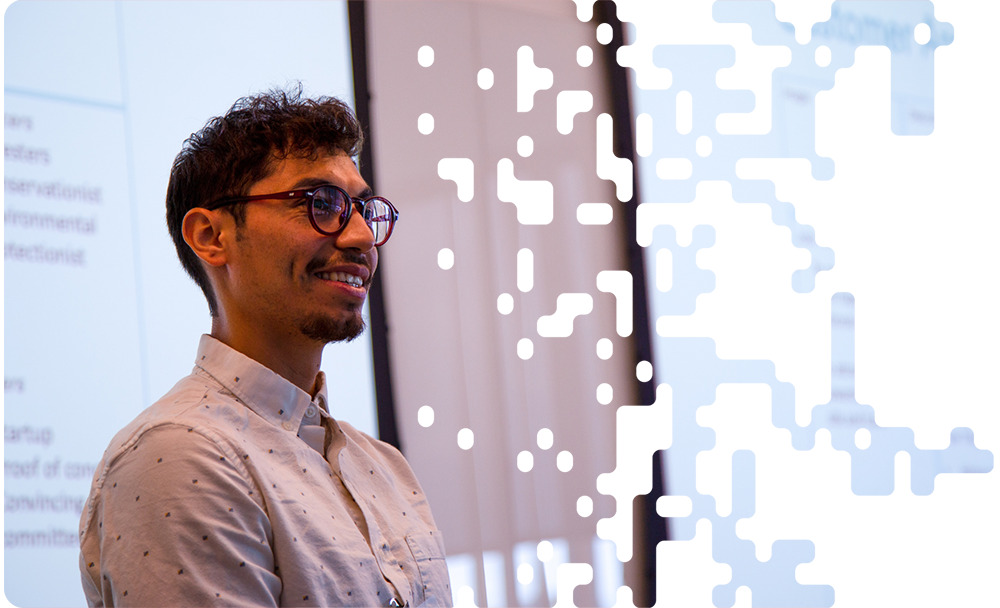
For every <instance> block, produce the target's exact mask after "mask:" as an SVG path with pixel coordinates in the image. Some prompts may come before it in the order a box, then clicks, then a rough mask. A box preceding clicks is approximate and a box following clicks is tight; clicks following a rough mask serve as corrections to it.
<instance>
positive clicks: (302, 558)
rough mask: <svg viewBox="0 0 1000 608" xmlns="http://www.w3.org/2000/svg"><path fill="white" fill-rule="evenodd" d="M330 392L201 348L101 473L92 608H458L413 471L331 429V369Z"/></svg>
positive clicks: (365, 440) (226, 352) (89, 581)
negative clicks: (310, 389)
mask: <svg viewBox="0 0 1000 608" xmlns="http://www.w3.org/2000/svg"><path fill="white" fill-rule="evenodd" d="M319 384H320V386H319V390H318V391H317V394H316V397H315V399H312V398H310V396H309V395H308V394H306V393H305V392H303V391H302V390H301V389H299V388H298V387H296V386H294V385H293V384H291V383H290V382H288V381H287V380H285V379H284V378H282V377H281V376H279V375H278V374H275V373H274V372H272V371H271V370H269V369H267V368H266V367H264V366H262V365H260V364H259V363H257V362H256V361H254V360H252V359H250V358H248V357H246V356H244V355H242V354H240V353H239V352H237V351H235V350H233V349H231V348H229V347H228V346H226V345H224V344H222V343H221V342H219V341H217V340H215V339H213V338H211V337H210V336H203V337H202V339H201V344H200V346H199V348H198V356H197V361H196V366H195V368H194V371H193V372H192V374H191V375H190V376H188V377H187V378H184V379H183V380H181V381H180V382H179V383H177V385H176V386H175V387H174V388H173V389H172V390H171V391H170V392H169V393H167V394H166V395H165V396H164V397H163V398H162V399H160V400H159V401H158V402H156V403H155V404H153V405H152V406H151V407H150V408H148V409H147V410H146V411H144V412H143V413H142V414H140V415H139V417H138V418H136V419H135V420H134V421H132V423H131V424H129V425H128V426H126V427H125V428H124V429H122V430H121V431H120V432H119V433H118V434H117V435H116V436H115V438H114V439H113V440H112V441H111V445H110V446H109V447H108V449H107V450H106V451H105V453H104V459H103V461H102V463H101V464H100V465H99V466H98V468H97V472H96V474H95V476H94V483H93V486H92V488H91V492H90V498H89V499H88V501H87V507H86V510H85V511H84V513H83V517H82V519H81V522H80V544H81V549H80V569H81V573H82V578H83V587H84V592H85V593H86V596H87V602H88V603H89V604H90V605H91V606H210V605H211V606H235V605H238V606H387V605H391V604H390V603H391V602H392V601H393V600H395V602H396V603H398V605H401V606H402V605H406V604H407V603H408V604H409V605H410V606H420V605H434V606H450V605H451V588H450V585H449V581H448V570H447V566H446V564H445V560H444V544H443V542H442V538H441V533H440V532H439V531H438V530H437V526H435V524H434V519H433V517H432V516H431V512H430V508H429V506H428V504H427V499H426V497H425V496H424V493H423V490H422V489H421V488H420V484H419V483H417V480H416V478H415V477H414V475H413V471H411V470H410V467H409V465H408V464H407V463H406V461H405V460H404V459H403V456H402V455H401V454H400V453H399V452H398V451H397V450H396V449H395V448H393V447H391V446H389V445H388V444H385V443H382V442H380V441H378V440H376V439H373V438H371V437H369V436H368V435H365V434H364V433H362V432H360V431H357V430H355V429H354V428H353V427H351V426H350V425H349V424H346V423H344V422H337V421H335V420H334V419H333V418H331V417H329V415H328V414H327V413H326V411H327V405H326V404H327V389H326V384H325V379H324V378H323V375H322V373H321V374H320V378H319ZM315 425H320V426H315ZM300 435H301V437H300Z"/></svg>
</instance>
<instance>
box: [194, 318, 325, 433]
mask: <svg viewBox="0 0 1000 608" xmlns="http://www.w3.org/2000/svg"><path fill="white" fill-rule="evenodd" d="M195 366H197V367H199V368H201V369H202V370H204V371H205V372H206V373H207V374H208V375H210V376H212V377H213V378H215V380H216V381H218V383H219V384H221V385H222V386H223V387H224V388H225V389H226V390H228V391H229V392H231V393H233V394H234V395H235V396H236V398H237V399H238V400H239V401H240V402H242V403H243V404H244V405H246V406H247V407H248V408H250V409H251V410H253V411H254V412H255V413H256V414H258V415H259V416H260V417H261V418H263V419H264V420H267V421H268V422H270V423H271V424H273V425H275V426H277V427H280V428H283V429H284V430H286V431H290V432H293V433H295V432H298V430H299V425H300V424H301V423H302V417H303V416H304V415H305V412H306V408H307V407H309V404H310V403H312V402H313V401H315V402H316V404H317V405H318V406H319V408H320V409H321V410H323V411H326V408H327V405H326V404H327V402H328V400H327V388H326V375H325V374H323V372H319V374H318V376H317V378H316V383H317V385H318V386H317V390H316V398H315V400H314V399H313V398H312V397H310V396H309V394H308V393H306V392H305V391H303V390H302V389H300V388H299V387H297V386H295V385H294V384H292V383H291V382H289V381H288V380H286V379H285V378H283V377H282V376H280V375H278V374H276V373H274V372H273V371H271V370H270V369H268V368H266V367H264V366H263V365H261V364H260V363H258V362H257V361H254V360H253V359H251V358H250V357H247V356H246V355H244V354H243V353H241V352H239V351H236V350H233V349H232V348H230V347H229V346H227V345H225V344H223V343H222V342H220V341H218V340H216V339H215V338H213V337H212V336H210V335H208V334H205V335H202V337H201V342H200V343H199V344H198V355H197V358H196V359H195Z"/></svg>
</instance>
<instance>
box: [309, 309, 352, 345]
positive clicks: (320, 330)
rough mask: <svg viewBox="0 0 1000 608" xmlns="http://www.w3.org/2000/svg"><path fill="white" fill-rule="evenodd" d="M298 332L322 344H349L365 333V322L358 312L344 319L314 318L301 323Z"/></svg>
mask: <svg viewBox="0 0 1000 608" xmlns="http://www.w3.org/2000/svg"><path fill="white" fill-rule="evenodd" d="M299 330H300V331H301V332H302V335H304V336H306V337H307V338H311V339H313V340H316V341H317V342H322V343H323V344H328V343H330V342H350V341H351V340H353V339H354V338H357V337H358V336H360V335H361V334H362V333H363V332H364V331H365V320H364V318H363V317H362V316H361V313H360V312H359V313H357V314H353V315H350V316H348V317H346V318H344V319H331V318H328V317H315V318H312V319H309V320H308V321H306V322H305V323H303V324H302V326H301V327H300V328H299Z"/></svg>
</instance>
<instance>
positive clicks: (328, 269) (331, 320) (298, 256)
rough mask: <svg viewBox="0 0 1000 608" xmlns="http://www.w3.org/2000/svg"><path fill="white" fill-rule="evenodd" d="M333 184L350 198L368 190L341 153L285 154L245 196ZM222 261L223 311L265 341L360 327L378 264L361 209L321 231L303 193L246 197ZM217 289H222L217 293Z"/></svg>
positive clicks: (342, 334)
mask: <svg viewBox="0 0 1000 608" xmlns="http://www.w3.org/2000/svg"><path fill="white" fill-rule="evenodd" d="M322 184H333V185H336V186H339V187H340V188H342V189H344V190H345V191H346V192H347V193H348V194H350V195H351V196H354V197H362V196H368V195H369V193H370V189H369V188H368V185H367V184H366V183H365V181H364V180H363V179H362V178H361V175H360V174H359V173H358V170H357V167H355V165H354V163H353V161H352V160H351V158H350V157H349V156H347V155H346V154H343V153H340V154H336V155H333V156H323V155H321V156H319V157H318V158H316V159H308V158H305V159H303V158H294V157H289V158H286V159H283V160H279V161H277V162H276V163H275V166H274V171H273V172H272V173H271V174H270V175H269V176H268V177H266V178H264V179H262V180H261V181H259V182H257V183H256V184H254V186H253V187H252V188H251V189H250V191H249V192H247V195H248V196H256V195H262V194H271V193H277V192H285V191H288V190H296V189H300V188H309V187H312V186H319V185H322ZM235 236H236V238H235V242H233V243H231V244H232V245H233V249H232V250H231V251H232V253H231V256H230V258H229V261H228V264H227V265H226V274H227V281H226V283H227V284H226V285H225V287H224V288H223V291H225V292H226V293H225V295H224V296H223V298H222V299H223V308H224V309H225V312H224V313H223V314H224V315H225V316H226V317H228V318H229V320H230V322H231V323H234V324H239V325H242V326H243V327H242V330H243V331H245V332H251V333H254V332H256V333H258V334H261V335H260V338H262V339H263V340H265V341H272V340H276V341H279V342H281V341H289V340H290V341H291V342H293V343H294V342H297V341H300V340H302V339H303V338H304V339H307V340H310V341H314V342H319V343H322V344H326V343H327V342H335V341H341V340H351V339H353V338H355V337H356V336H358V335H359V334H360V333H361V332H362V331H363V330H364V321H363V319H362V317H361V308H362V305H363V304H364V301H365V297H366V296H367V295H368V288H369V286H370V285H371V279H372V275H373V274H374V272H375V268H376V266H377V265H378V250H377V249H375V246H374V237H373V235H372V232H371V229H370V228H368V225H367V224H365V221H364V219H363V218H362V217H361V214H360V213H357V210H355V212H354V213H352V214H351V218H350V220H349V221H348V224H347V226H345V227H344V229H343V230H341V231H340V232H339V233H337V234H336V235H334V236H324V235H322V234H320V233H319V232H317V231H316V230H315V229H314V228H313V227H312V224H310V222H309V212H308V205H307V202H306V200H305V199H298V200H293V201H288V200H274V201H271V200H267V201H260V202H251V203H247V207H246V216H245V222H244V224H243V225H242V226H241V227H239V228H238V229H237V230H236V235H235ZM220 295H221V294H220Z"/></svg>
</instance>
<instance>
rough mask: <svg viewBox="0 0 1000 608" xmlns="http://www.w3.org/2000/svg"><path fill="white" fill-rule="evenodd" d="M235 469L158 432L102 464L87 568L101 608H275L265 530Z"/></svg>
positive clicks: (171, 429)
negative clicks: (96, 572)
mask: <svg viewBox="0 0 1000 608" xmlns="http://www.w3.org/2000/svg"><path fill="white" fill-rule="evenodd" d="M238 459H239V456H237V455H236V454H235V453H233V452H232V450H230V449H228V448H227V447H226V446H225V445H224V444H220V443H219V442H217V441H214V440H213V439H211V438H209V437H207V436H205V435H204V434H202V433H200V432H198V430H197V429H189V428H188V427H183V426H177V425H165V426H160V427H156V428H154V429H152V430H149V431H147V432H145V433H144V434H143V435H142V436H141V438H140V439H139V440H138V442H137V443H136V444H135V445H134V446H133V447H132V449H129V450H127V451H126V452H125V453H124V454H122V455H121V456H120V457H119V458H118V459H117V460H116V461H115V462H114V463H112V465H111V467H110V469H109V471H108V474H107V476H106V478H105V481H104V484H103V489H102V493H101V499H100V502H99V504H98V505H95V506H96V507H97V513H96V515H97V520H98V521H97V522H96V523H97V525H98V526H99V531H98V536H99V539H100V545H101V547H100V564H94V565H92V566H90V567H94V566H99V567H100V575H101V578H100V585H101V596H102V599H103V604H104V605H105V606H234V605H239V606H277V605H278V602H279V598H280V594H281V579H279V578H278V576H276V575H275V573H274V557H273V554H272V552H271V542H272V536H271V526H270V521H269V520H268V517H267V513H266V511H265V509H264V507H263V504H262V502H258V501H260V500H261V496H260V492H259V491H258V489H257V488H255V486H254V483H253V481H252V480H251V479H250V476H249V474H247V473H246V469H245V468H244V467H243V465H242V463H240V462H237V461H238ZM84 566H86V564H84Z"/></svg>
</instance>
